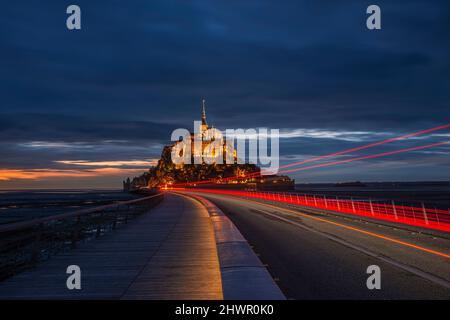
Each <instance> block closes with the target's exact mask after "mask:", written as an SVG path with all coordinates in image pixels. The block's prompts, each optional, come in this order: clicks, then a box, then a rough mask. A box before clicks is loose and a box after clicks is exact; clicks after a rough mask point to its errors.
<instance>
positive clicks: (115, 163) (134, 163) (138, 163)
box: [55, 159, 158, 168]
mask: <svg viewBox="0 0 450 320" xmlns="http://www.w3.org/2000/svg"><path fill="white" fill-rule="evenodd" d="M55 162H56V163H62V164H67V165H77V166H88V167H124V166H126V167H138V168H142V167H144V168H148V167H151V166H155V165H156V164H157V163H158V159H152V160H150V161H144V160H112V161H88V160H56V161H55Z"/></svg>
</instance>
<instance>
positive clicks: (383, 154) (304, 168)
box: [173, 123, 450, 187]
mask: <svg viewBox="0 0 450 320" xmlns="http://www.w3.org/2000/svg"><path fill="white" fill-rule="evenodd" d="M449 127H450V123H448V124H444V125H441V126H437V127H434V128H430V129H425V130H421V131H417V132H413V133H409V134H406V135H402V136H398V137H394V138H390V139H386V140H381V141H378V142H374V143H370V144H367V145H363V146H359V147H355V148H351V149H346V150H343V151H339V152H335V153H331V154H327V155H323V156H318V157H313V158H310V159H306V160H303V161H300V162H294V163H290V164H287V165H284V166H280V168H289V167H293V166H297V165H301V164H305V163H310V162H315V161H319V160H323V159H327V158H331V157H335V156H339V155H343V154H347V153H351V152H355V151H360V150H365V149H369V148H373V147H376V146H380V145H383V144H386V143H390V142H394V141H398V140H403V139H407V138H410V137H416V136H419V135H423V134H426V133H431V132H434V131H438V130H442V129H446V128H449ZM448 143H450V142H449V141H445V142H440V143H435V144H430V145H425V146H419V147H412V148H406V149H400V150H395V151H389V152H383V153H378V154H373V155H368V156H362V157H355V158H351V159H346V160H340V161H334V162H329V163H324V164H317V165H312V166H306V167H301V168H296V169H289V170H281V171H280V172H279V173H289V172H295V171H303V170H308V169H314V168H320V167H327V166H331V165H337V164H343V163H347V162H352V161H359V160H364V159H372V158H379V157H383V156H388V155H392V154H397V153H402V152H408V151H414V150H421V149H427V148H432V147H437V146H439V145H444V144H448ZM258 176H261V173H259V172H254V173H250V174H247V175H244V176H232V177H226V178H222V179H220V182H225V181H229V180H235V179H236V180H240V179H246V178H253V177H258ZM217 182H218V179H209V180H198V181H192V182H182V183H176V184H173V186H174V187H182V186H192V185H197V184H208V183H217Z"/></svg>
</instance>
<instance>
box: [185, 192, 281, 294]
mask: <svg viewBox="0 0 450 320" xmlns="http://www.w3.org/2000/svg"><path fill="white" fill-rule="evenodd" d="M176 193H178V194H182V195H184V196H188V197H191V198H194V199H196V200H197V201H199V202H200V203H201V204H202V205H203V206H204V207H205V208H206V210H207V211H208V214H209V216H210V218H211V222H212V224H213V228H214V236H215V240H216V246H217V254H218V256H219V264H220V274H221V277H222V289H223V296H224V299H225V300H286V297H285V296H284V294H283V293H282V292H281V290H280V288H279V287H278V285H277V284H276V283H275V281H274V280H273V278H272V276H271V275H270V273H269V271H267V268H266V267H265V266H264V265H263V264H262V262H261V260H259V258H258V257H257V256H256V254H255V253H254V252H253V250H252V248H251V247H250V245H249V244H248V242H247V240H246V239H245V238H244V237H243V236H242V234H241V233H240V231H239V230H238V229H237V228H236V226H235V225H234V223H233V222H232V221H231V220H230V219H229V218H228V217H227V216H226V215H225V214H224V213H223V212H222V210H220V209H219V208H218V207H217V206H216V205H215V204H213V203H212V202H211V201H209V200H207V199H206V198H204V197H201V196H198V195H194V194H189V193H184V192H183V193H179V192H176Z"/></svg>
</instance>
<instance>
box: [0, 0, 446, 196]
mask: <svg viewBox="0 0 450 320" xmlns="http://www.w3.org/2000/svg"><path fill="white" fill-rule="evenodd" d="M374 3H375V4H377V5H379V6H380V7H381V10H382V30H378V31H369V30H368V29H367V28H366V24H365V20H366V17H367V15H366V13H365V11H366V8H367V6H368V5H370V4H374ZM70 4H77V5H79V6H80V7H81V10H82V30H80V31H68V30H67V29H66V25H65V21H66V17H67V15H66V13H65V11H66V7H67V6H68V5H70ZM0 10H1V11H0V12H1V15H0V30H1V33H0V71H1V73H0V97H1V102H0V148H1V150H2V152H1V158H0V188H2V189H7V188H30V187H33V188H46V187H49V188H53V187H68V188H72V187H115V186H119V183H120V180H121V179H122V178H124V177H126V176H128V175H133V174H136V173H137V172H141V171H143V170H144V169H143V168H146V167H148V166H149V165H150V164H151V163H153V161H154V159H155V158H158V157H159V154H160V152H161V147H162V145H164V144H167V143H168V142H169V140H170V133H171V132H172V130H173V129H175V128H178V127H187V128H192V121H193V120H194V119H196V120H198V118H199V111H200V101H201V98H202V97H205V98H206V99H207V112H208V120H209V122H210V123H211V122H212V123H213V124H214V125H215V126H216V127H219V128H257V127H268V128H279V129H280V130H281V132H282V133H284V138H282V140H281V149H280V153H281V161H282V164H285V163H289V162H290V161H296V160H298V159H306V158H308V157H311V156H315V155H322V154H327V153H330V152H335V151H340V150H342V149H345V148H349V147H354V146H358V145H363V144H366V143H369V142H372V141H377V140H380V139H386V138H390V137H394V136H397V135H400V134H404V133H409V132H413V131H417V130H421V129H427V128H431V127H434V126H438V125H441V124H445V123H449V122H450V121H449V120H450V106H449V101H450V99H449V98H450V77H449V76H450V59H449V56H450V41H448V38H449V33H450V16H449V13H450V2H449V1H446V0H442V1H438V0H430V1H427V0H410V1H392V0H390V1H376V2H373V3H372V1H371V2H368V1H361V0H344V1H335V0H329V1H317V0H316V1H312V0H311V1H266V0H258V1H252V0H249V1H242V0H241V1H219V0H204V1H185V0H183V1H182V0H180V1H171V0H164V1H157V0H152V1H149V0H146V1H144V0H133V1H113V0H108V1H105V0H96V1H92V0H77V1H70V2H69V1H62V0H46V1H34V0H27V1H24V0H16V1H10V2H3V3H2V4H1V8H0ZM449 136H450V130H443V131H439V132H435V134H434V135H433V136H429V137H427V138H423V139H411V140H410V141H409V140H408V141H404V142H396V143H393V144H392V145H389V146H388V145H386V146H384V147H379V148H376V149H375V148H374V149H371V150H366V151H365V152H361V153H359V154H368V153H377V152H383V151H389V150H394V149H398V148H406V147H410V146H416V145H421V144H428V143H433V142H438V141H445V139H447V140H448V139H449ZM359 154H358V155H359ZM449 154H450V149H449V147H445V146H443V147H438V148H433V149H429V150H423V151H416V152H410V153H407V154H401V155H397V156H392V157H385V158H380V159H372V160H367V161H361V162H358V163H352V164H346V165H340V166H334V167H330V168H327V169H325V168H322V169H314V170H307V171H301V172H298V173H294V174H292V176H294V177H295V178H296V179H297V181H299V182H301V181H304V182H325V181H326V182H328V181H348V180H355V179H359V180H366V181H367V180H372V181H373V180H376V181H380V180H450V160H448V159H449V157H448V156H449Z"/></svg>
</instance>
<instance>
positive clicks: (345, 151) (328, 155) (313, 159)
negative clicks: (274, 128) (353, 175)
mask: <svg viewBox="0 0 450 320" xmlns="http://www.w3.org/2000/svg"><path fill="white" fill-rule="evenodd" d="M449 127H450V123H448V124H444V125H442V126H439V127H434V128H431V129H426V130H422V131H417V132H413V133H409V134H405V135H403V136H399V137H396V138H390V139H387V140H382V141H378V142H374V143H370V144H367V145H365V146H360V147H356V148H351V149H347V150H343V151H339V152H335V153H331V154H327V155H324V156H318V157H314V158H311V159H307V160H303V161H299V162H293V163H290V164H286V165H284V166H281V167H280V168H289V167H294V166H298V165H301V164H305V163H309V162H314V161H318V160H323V159H326V158H330V157H335V156H340V155H343V154H346V153H350V152H355V151H359V150H364V149H369V148H373V147H376V146H380V145H383V144H386V143H390V142H394V141H398V140H403V139H407V138H410V137H416V136H419V135H422V134H425V133H430V132H433V131H437V130H442V129H445V128H449Z"/></svg>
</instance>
